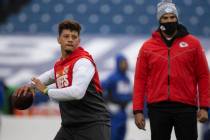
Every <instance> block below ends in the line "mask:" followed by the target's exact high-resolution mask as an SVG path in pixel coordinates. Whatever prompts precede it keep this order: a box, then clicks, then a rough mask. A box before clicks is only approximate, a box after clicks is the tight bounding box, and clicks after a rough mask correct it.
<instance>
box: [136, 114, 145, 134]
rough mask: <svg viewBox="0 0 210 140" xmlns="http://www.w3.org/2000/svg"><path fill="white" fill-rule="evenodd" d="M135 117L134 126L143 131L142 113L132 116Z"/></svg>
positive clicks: (143, 120)
mask: <svg viewBox="0 0 210 140" xmlns="http://www.w3.org/2000/svg"><path fill="white" fill-rule="evenodd" d="M134 117H135V124H136V126H137V127H138V128H139V129H143V130H145V119H144V114H143V113H137V114H135V115H134Z"/></svg>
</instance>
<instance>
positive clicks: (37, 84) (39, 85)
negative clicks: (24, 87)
mask: <svg viewBox="0 0 210 140" xmlns="http://www.w3.org/2000/svg"><path fill="white" fill-rule="evenodd" d="M31 80H32V85H33V86H34V87H35V88H36V89H38V90H39V91H40V92H42V93H43V94H45V90H46V89H47V87H46V86H45V85H44V84H43V83H42V82H41V81H40V80H39V79H37V78H35V77H33V78H32V79H31Z"/></svg>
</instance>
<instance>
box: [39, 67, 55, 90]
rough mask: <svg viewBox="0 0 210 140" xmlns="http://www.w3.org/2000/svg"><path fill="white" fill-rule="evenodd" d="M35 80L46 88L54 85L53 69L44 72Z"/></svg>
mask: <svg viewBox="0 0 210 140" xmlns="http://www.w3.org/2000/svg"><path fill="white" fill-rule="evenodd" d="M37 78H38V79H39V80H40V81H41V82H42V83H43V84H44V85H46V86H48V85H51V84H53V83H55V76H54V69H51V70H49V71H46V72H44V73H43V74H41V75H40V76H39V77H37Z"/></svg>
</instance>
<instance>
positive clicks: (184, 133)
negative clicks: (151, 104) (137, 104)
mask: <svg viewBox="0 0 210 140" xmlns="http://www.w3.org/2000/svg"><path fill="white" fill-rule="evenodd" d="M148 113H149V114H148V115H149V119H150V127H151V140H170V139H171V132H172V128H173V127H174V130H175V135H176V138H177V140H197V137H198V133H197V117H196V110H193V111H192V109H191V110H190V111H189V110H182V109H179V110H174V109H173V108H172V109H170V108H169V109H167V110H166V109H160V108H150V109H149V112H148Z"/></svg>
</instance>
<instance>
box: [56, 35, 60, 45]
mask: <svg viewBox="0 0 210 140" xmlns="http://www.w3.org/2000/svg"><path fill="white" fill-rule="evenodd" d="M57 41H58V43H59V44H61V43H60V36H58V37H57Z"/></svg>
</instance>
